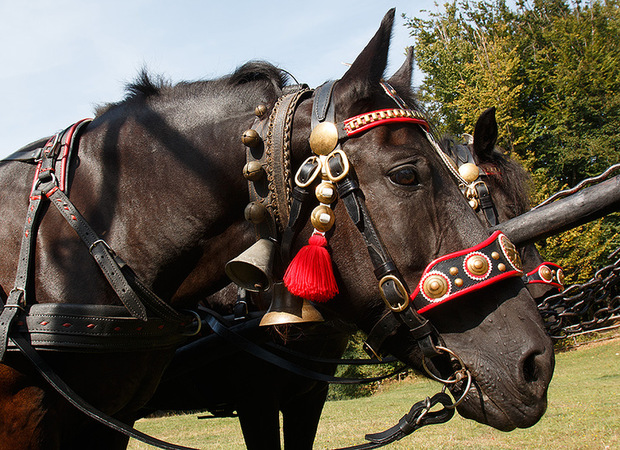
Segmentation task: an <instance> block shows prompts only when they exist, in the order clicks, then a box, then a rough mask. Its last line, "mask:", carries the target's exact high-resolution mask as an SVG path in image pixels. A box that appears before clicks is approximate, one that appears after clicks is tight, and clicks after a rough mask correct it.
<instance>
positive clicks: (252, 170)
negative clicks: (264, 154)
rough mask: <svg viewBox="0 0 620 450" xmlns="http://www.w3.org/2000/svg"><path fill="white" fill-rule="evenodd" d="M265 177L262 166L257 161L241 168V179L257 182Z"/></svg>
mask: <svg viewBox="0 0 620 450" xmlns="http://www.w3.org/2000/svg"><path fill="white" fill-rule="evenodd" d="M264 175H265V170H264V169H263V166H262V165H261V163H259V162H258V161H250V162H248V163H247V164H246V165H245V166H243V177H244V178H245V179H246V180H250V181H258V180H260V179H261V178H263V176H264Z"/></svg>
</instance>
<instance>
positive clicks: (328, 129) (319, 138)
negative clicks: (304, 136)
mask: <svg viewBox="0 0 620 450" xmlns="http://www.w3.org/2000/svg"><path fill="white" fill-rule="evenodd" d="M336 145H338V129H337V128H336V125H334V124H333V123H332V122H322V123H320V124H318V125H317V126H316V127H314V129H313V130H312V133H310V148H311V149H312V151H313V152H314V153H315V154H317V155H329V154H330V153H331V152H332V150H334V149H335V148H336Z"/></svg>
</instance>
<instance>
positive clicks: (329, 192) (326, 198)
mask: <svg viewBox="0 0 620 450" xmlns="http://www.w3.org/2000/svg"><path fill="white" fill-rule="evenodd" d="M315 194H316V198H317V199H318V200H319V201H320V202H321V203H325V204H327V205H329V204H330V203H333V202H334V201H335V200H336V198H337V197H338V193H337V192H336V188H335V186H334V185H333V184H332V183H330V182H328V181H324V182H322V183H320V184H319V185H318V186H317V187H316V190H315Z"/></svg>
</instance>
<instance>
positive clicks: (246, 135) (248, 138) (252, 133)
mask: <svg viewBox="0 0 620 450" xmlns="http://www.w3.org/2000/svg"><path fill="white" fill-rule="evenodd" d="M241 142H243V145H247V146H248V147H250V148H255V147H258V146H259V144H260V143H261V137H260V135H259V134H258V132H257V131H256V130H253V129H251V128H250V129H249V130H245V131H244V132H243V136H241Z"/></svg>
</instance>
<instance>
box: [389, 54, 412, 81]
mask: <svg viewBox="0 0 620 450" xmlns="http://www.w3.org/2000/svg"><path fill="white" fill-rule="evenodd" d="M412 77H413V47H407V48H406V49H405V62H404V63H403V65H402V66H400V69H398V70H397V71H396V73H395V74H394V75H392V77H391V78H390V79H389V80H388V82H389V83H390V84H391V85H392V86H394V87H395V88H397V90H398V88H401V89H403V90H409V89H411V79H412Z"/></svg>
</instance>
